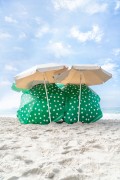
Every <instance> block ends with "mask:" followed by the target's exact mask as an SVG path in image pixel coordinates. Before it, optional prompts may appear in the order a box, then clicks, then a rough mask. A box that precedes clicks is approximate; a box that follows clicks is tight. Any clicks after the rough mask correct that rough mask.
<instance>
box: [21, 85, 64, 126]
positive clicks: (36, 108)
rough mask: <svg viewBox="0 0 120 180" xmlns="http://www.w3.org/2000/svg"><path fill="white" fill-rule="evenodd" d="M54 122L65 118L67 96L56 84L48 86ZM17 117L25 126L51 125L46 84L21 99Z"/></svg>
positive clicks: (35, 88) (37, 86)
mask: <svg viewBox="0 0 120 180" xmlns="http://www.w3.org/2000/svg"><path fill="white" fill-rule="evenodd" d="M46 86H47V92H48V100H49V105H50V113H51V120H52V121H59V120H60V119H62V118H63V116H64V106H65V104H64V103H65V96H64V93H63V92H62V91H61V89H59V88H58V87H57V86H56V85H55V84H46ZM17 117H18V119H19V120H20V122H21V123H23V124H29V123H32V124H49V123H50V118H49V112H48V104H47V98H46V93H45V87H44V84H39V85H36V86H34V87H33V88H32V89H30V90H29V94H28V93H27V94H26V93H24V94H23V95H22V97H21V105H20V108H19V110H18V111H17Z"/></svg>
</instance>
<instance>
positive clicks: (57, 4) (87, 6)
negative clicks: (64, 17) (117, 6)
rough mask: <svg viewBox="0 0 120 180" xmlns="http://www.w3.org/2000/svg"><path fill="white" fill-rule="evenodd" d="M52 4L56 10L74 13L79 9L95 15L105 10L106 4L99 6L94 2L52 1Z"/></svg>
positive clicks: (85, 0) (79, 0) (81, 0)
mask: <svg viewBox="0 0 120 180" xmlns="http://www.w3.org/2000/svg"><path fill="white" fill-rule="evenodd" d="M52 2H53V6H54V8H55V9H56V10H60V9H68V10H69V11H74V10H76V9H78V8H79V9H81V11H83V12H86V13H88V14H95V13H99V12H104V11H106V9H107V4H106V3H101V4H100V3H98V2H97V1H96V0H93V1H90V0H53V1H52Z"/></svg>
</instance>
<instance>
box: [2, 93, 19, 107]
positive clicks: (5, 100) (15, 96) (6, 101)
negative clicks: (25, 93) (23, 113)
mask: <svg viewBox="0 0 120 180" xmlns="http://www.w3.org/2000/svg"><path fill="white" fill-rule="evenodd" d="M20 96H21V93H15V92H11V93H9V94H6V95H4V96H3V97H2V98H1V99H0V110H9V109H12V108H18V107H19V104H20Z"/></svg>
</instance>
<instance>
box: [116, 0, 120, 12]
mask: <svg viewBox="0 0 120 180" xmlns="http://www.w3.org/2000/svg"><path fill="white" fill-rule="evenodd" d="M119 9H120V0H117V1H116V5H115V10H119Z"/></svg>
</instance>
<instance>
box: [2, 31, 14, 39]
mask: <svg viewBox="0 0 120 180" xmlns="http://www.w3.org/2000/svg"><path fill="white" fill-rule="evenodd" d="M11 37H12V36H11V34H9V33H7V32H0V40H5V39H9V38H11Z"/></svg>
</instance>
